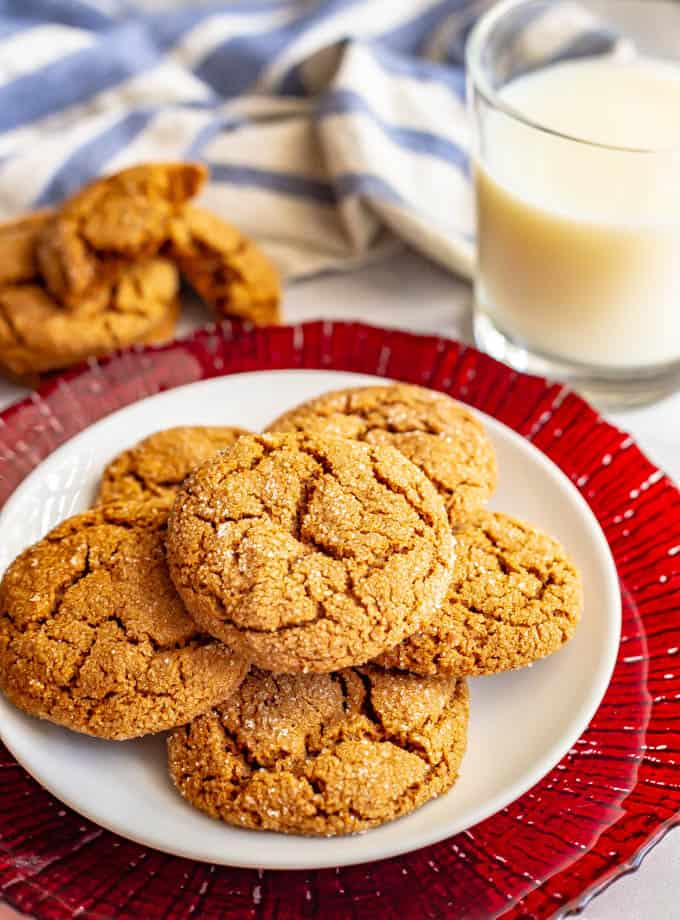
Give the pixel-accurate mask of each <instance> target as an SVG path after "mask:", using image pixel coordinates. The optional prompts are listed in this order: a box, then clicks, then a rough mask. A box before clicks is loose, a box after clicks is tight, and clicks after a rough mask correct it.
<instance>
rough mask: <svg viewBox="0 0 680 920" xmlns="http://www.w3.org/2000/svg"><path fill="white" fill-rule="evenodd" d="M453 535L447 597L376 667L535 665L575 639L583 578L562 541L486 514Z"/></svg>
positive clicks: (425, 669) (445, 669)
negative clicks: (454, 545) (453, 561)
mask: <svg viewBox="0 0 680 920" xmlns="http://www.w3.org/2000/svg"><path fill="white" fill-rule="evenodd" d="M456 540H457V544H458V545H457V558H456V564H455V566H454V574H453V579H452V581H451V585H450V588H449V594H448V598H447V600H446V601H445V603H444V604H443V605H442V606H441V607H440V609H439V610H438V612H437V614H436V615H435V617H434V619H433V620H432V621H431V623H430V625H429V626H428V627H426V628H425V629H424V630H421V631H420V632H418V633H416V634H415V635H412V636H411V637H410V638H408V639H406V640H405V641H404V642H402V643H401V645H398V646H397V647H396V648H394V649H392V650H391V651H389V652H387V653H386V654H384V655H381V656H380V657H379V658H378V659H377V663H378V664H380V665H382V666H384V667H388V668H403V669H404V670H407V671H412V672H414V673H416V674H439V675H444V674H446V675H458V676H463V675H470V676H472V675H480V674H493V673H495V672H497V671H509V670H511V669H513V668H521V667H524V666H525V665H528V664H531V662H532V661H536V660H538V659H539V658H544V657H545V656H546V655H550V654H552V653H553V652H556V651H557V650H558V649H559V648H561V647H562V646H563V645H564V643H565V642H567V641H568V640H569V639H571V637H572V636H573V634H574V631H575V629H576V626H577V624H578V621H579V619H580V616H581V605H582V592H581V581H580V577H579V574H578V572H577V571H576V569H575V567H574V565H573V563H572V562H571V560H570V559H569V557H568V556H567V554H566V552H565V551H564V549H563V548H562V546H561V545H560V544H559V543H558V542H557V540H553V539H552V537H548V536H546V534H544V533H541V531H540V530H536V529H535V528H533V527H530V526H529V525H528V524H524V523H523V522H522V521H517V520H515V519H514V518H511V517H508V516H507V515H506V514H499V513H493V512H489V511H487V512H482V513H480V515H479V516H478V518H477V520H476V521H474V522H471V523H470V524H469V525H468V526H467V527H466V528H465V529H463V530H461V531H459V532H457V533H456Z"/></svg>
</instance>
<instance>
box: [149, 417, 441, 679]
mask: <svg viewBox="0 0 680 920" xmlns="http://www.w3.org/2000/svg"><path fill="white" fill-rule="evenodd" d="M167 550H168V563H169V567H170V573H171V576H172V578H173V581H174V582H175V585H176V587H177V589H178V591H179V593H180V594H181V596H182V598H183V599H184V602H185V604H186V605H187V608H188V609H189V611H190V613H191V615H192V616H193V617H194V618H195V619H196V622H197V623H199V624H200V625H201V626H202V628H203V629H205V630H206V631H207V632H210V633H212V634H213V635H215V636H217V637H218V638H221V639H222V640H223V641H225V642H226V643H227V644H229V645H233V647H234V648H237V649H240V650H241V652H242V653H243V654H244V655H245V656H246V657H248V658H251V659H252V660H253V662H254V663H255V664H257V665H258V666H260V667H263V668H267V669H268V670H272V671H286V672H297V671H334V670H337V669H338V668H341V667H346V666H350V665H355V664H363V663H364V662H365V661H367V660H368V659H369V658H374V657H376V655H378V654H380V652H381V651H386V650H387V649H388V648H390V647H391V646H393V645H395V644H396V643H395V642H394V641H393V637H394V636H399V637H400V638H399V641H401V639H402V638H405V637H406V636H408V635H411V633H414V632H416V631H417V630H418V629H420V628H421V627H422V626H424V625H425V624H426V623H428V622H429V620H431V618H432V617H433V616H434V614H435V612H436V611H437V609H438V607H439V605H440V603H441V601H442V600H443V598H444V595H445V592H446V589H447V587H448V582H449V579H450V575H451V570H452V565H453V558H454V553H453V539H452V536H451V530H450V527H449V524H448V520H447V517H446V511H445V508H444V505H443V502H442V500H441V498H440V496H439V495H438V494H437V492H436V491H435V489H434V487H433V486H432V484H431V483H430V482H429V480H428V479H427V478H426V477H425V476H424V474H423V473H422V472H421V471H420V470H419V469H418V468H417V467H416V466H414V465H413V464H412V463H410V462H409V461H408V460H406V458H405V457H404V456H403V455H402V454H400V453H399V451H397V450H395V449H394V448H392V447H389V446H388V445H383V444H378V445H374V444H361V443H359V442H356V441H348V440H344V439H341V438H322V437H317V436H315V435H300V436H295V435H257V436H256V435H253V436H250V437H243V438H239V440H238V441H237V442H236V444H235V445H234V447H232V448H231V449H230V450H228V451H225V452H224V453H221V454H218V455H217V456H216V457H215V458H213V459H212V460H209V461H208V462H207V463H205V464H204V465H203V466H201V467H199V468H198V469H197V470H195V471H194V473H192V474H191V475H190V476H189V477H188V479H187V480H186V481H185V483H184V486H183V487H182V489H181V490H180V492H179V493H178V495H177V498H176V500H175V504H174V505H173V509H172V512H171V515H170V521H169V524H168V541H167Z"/></svg>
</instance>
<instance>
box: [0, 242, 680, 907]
mask: <svg viewBox="0 0 680 920" xmlns="http://www.w3.org/2000/svg"><path fill="white" fill-rule="evenodd" d="M470 301H471V291H470V288H469V287H468V286H467V285H465V284H463V283H460V282H457V281H456V280H455V279H453V278H452V277H451V276H450V275H448V274H446V273H445V272H444V271H442V270H441V269H439V268H437V267H436V266H434V265H432V264H430V263H429V262H426V261H425V260H423V259H421V258H420V257H418V256H416V255H414V254H410V253H406V254H401V255H400V256H399V257H396V258H394V257H393V258H391V259H390V260H389V261H385V262H382V263H381V264H378V265H373V266H371V267H369V268H364V269H362V270H360V271H357V272H353V273H352V274H348V275H332V276H327V277H323V278H315V279H313V280H310V281H306V282H303V283H301V284H298V285H295V286H294V287H291V288H290V290H289V291H288V292H287V296H286V319H287V321H288V322H299V321H302V320H308V319H318V318H319V317H323V318H333V319H356V320H364V321H366V322H371V323H375V324H378V325H384V326H396V327H399V328H402V329H409V330H412V331H414V332H435V333H437V334H438V335H447V336H451V337H454V338H458V339H462V340H463V341H467V342H470V341H471V328H470ZM202 318H203V319H204V314H202V312H199V311H195V312H194V311H191V314H190V315H189V316H187V317H185V318H184V319H183V321H182V328H181V329H180V331H189V330H190V328H191V327H192V325H195V324H196V322H200V321H201V319H202ZM21 395H23V391H22V390H20V389H19V388H18V387H14V386H11V385H10V384H4V383H0V408H1V407H4V406H5V405H8V404H9V403H10V402H11V401H12V400H14V399H16V398H18V397H19V396H21ZM608 418H609V419H610V420H611V421H613V422H614V424H616V425H618V426H619V427H621V428H624V429H626V430H627V431H629V432H630V433H631V434H632V435H633V436H634V437H635V439H636V440H637V442H638V443H639V444H640V446H641V447H642V449H643V450H644V451H645V452H646V453H647V454H648V456H649V457H650V458H651V459H652V460H653V461H654V462H655V463H656V464H657V465H658V466H660V467H661V468H662V469H664V470H665V471H666V472H667V473H669V474H670V475H671V476H672V477H673V478H674V479H675V481H676V482H680V393H679V394H678V395H676V396H674V397H672V398H670V399H667V400H665V401H663V402H661V403H659V404H657V405H655V406H651V407H648V408H644V409H636V410H631V411H627V412H618V413H610V414H609V415H608ZM679 892H680V832H679V833H677V834H676V833H671V834H669V835H668V837H667V838H666V840H665V841H663V842H662V843H660V844H659V845H658V846H657V847H656V848H655V849H654V850H653V851H652V852H651V854H650V855H648V856H647V858H646V859H645V861H644V863H643V865H642V867H641V868H640V870H639V871H638V872H637V873H634V874H632V875H629V876H627V877H625V878H623V879H620V880H618V881H617V882H616V883H615V884H614V885H612V886H611V887H610V888H609V889H608V890H607V891H605V892H604V893H603V894H601V895H600V896H599V897H598V898H597V899H595V900H594V901H593V902H592V903H591V905H590V906H589V907H588V909H587V910H586V911H585V913H584V914H582V916H583V917H584V918H585V920H672V918H677V917H680V906H679V902H678V894H679ZM16 916H17V915H16V914H15V913H14V912H12V911H8V910H7V909H3V908H2V907H0V920H9V918H15V917H16Z"/></svg>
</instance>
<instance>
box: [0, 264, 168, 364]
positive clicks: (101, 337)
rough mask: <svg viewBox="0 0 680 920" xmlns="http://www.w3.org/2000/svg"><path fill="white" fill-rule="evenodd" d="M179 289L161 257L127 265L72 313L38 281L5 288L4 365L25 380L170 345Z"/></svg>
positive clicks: (0, 339)
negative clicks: (139, 347)
mask: <svg viewBox="0 0 680 920" xmlns="http://www.w3.org/2000/svg"><path fill="white" fill-rule="evenodd" d="M178 286H179V277H178V274H177V269H176V268H175V266H174V265H173V264H172V262H170V261H169V260H168V259H163V258H156V259H149V260H148V261H145V262H139V263H137V264H135V265H131V266H129V267H127V268H126V269H125V270H124V271H122V272H121V274H120V276H119V277H118V279H117V280H116V281H115V282H114V283H112V284H110V285H102V286H101V287H99V288H98V289H97V290H96V291H95V292H94V293H92V294H91V295H89V296H87V297H83V298H82V299H81V300H80V302H79V303H78V305H77V306H74V307H71V308H70V309H65V307H64V305H63V304H62V303H60V302H59V301H57V300H54V299H53V298H52V297H51V296H50V294H49V293H48V292H47V291H46V290H45V288H44V287H43V286H42V285H41V284H38V283H35V282H34V283H31V284H12V285H6V286H5V287H0V367H2V368H4V369H6V371H7V372H9V373H10V374H11V375H13V376H14V377H19V378H21V377H26V376H30V375H36V374H43V373H46V372H47V371H52V370H58V369H59V368H63V367H68V366H69V365H71V364H75V363H76V362H78V361H83V360H85V359H86V358H89V357H93V356H98V355H104V354H108V353H109V352H111V351H113V350H114V349H116V348H122V347H124V346H126V345H132V344H137V343H150V342H159V341H164V340H165V339H168V338H170V337H171V336H172V333H173V331H174V328H175V322H176V320H177V313H178V306H177V299H176V295H177V289H178Z"/></svg>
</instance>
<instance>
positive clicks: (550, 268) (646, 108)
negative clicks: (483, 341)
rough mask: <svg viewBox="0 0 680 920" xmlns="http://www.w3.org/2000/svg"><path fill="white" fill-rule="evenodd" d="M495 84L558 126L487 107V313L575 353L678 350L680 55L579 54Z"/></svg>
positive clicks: (516, 334)
mask: <svg viewBox="0 0 680 920" xmlns="http://www.w3.org/2000/svg"><path fill="white" fill-rule="evenodd" d="M499 95H500V99H501V101H502V103H505V104H506V105H507V106H509V107H511V108H512V109H513V110H514V111H516V112H519V113H521V114H522V115H523V116H524V117H525V119H526V120H528V121H530V122H533V123H534V125H536V126H542V127H543V128H547V129H549V130H548V131H546V130H536V127H529V126H527V125H526V124H524V123H522V122H521V121H519V120H517V119H516V118H512V117H508V115H507V114H505V113H504V112H502V111H498V110H495V111H490V112H489V113H488V114H487V115H486V116H485V121H484V125H483V128H482V130H483V132H484V136H483V138H482V144H481V146H482V150H483V156H482V157H481V159H480V162H479V163H478V165H477V171H476V195H477V215H478V239H479V255H478V258H479V271H478V282H477V284H478V290H477V296H478V299H479V301H480V306H481V308H482V310H483V311H484V312H486V313H487V314H488V315H489V316H490V318H491V319H492V321H493V322H494V324H495V325H496V326H497V327H498V328H499V329H500V330H501V331H503V332H506V334H509V335H510V337H511V338H513V339H514V340H515V341H517V342H519V343H521V344H525V345H527V346H528V347H529V348H532V349H533V350H535V351H542V352H544V353H545V354H548V355H552V356H556V357H561V358H563V359H567V360H570V361H575V362H583V363H589V364H598V365H606V366H611V367H620V368H621V367H623V368H625V367H631V368H632V367H644V366H645V365H654V364H659V363H664V362H670V361H674V360H677V359H679V358H680V66H677V65H674V64H673V63H671V62H665V61H661V60H652V59H634V60H616V59H614V58H611V59H607V58H585V59H580V60H571V61H566V62H564V63H561V64H556V65H553V66H550V67H548V68H545V69H543V70H539V71H536V72H533V73H529V74H527V75H524V76H521V77H519V78H516V79H514V80H512V81H511V82H510V83H508V84H507V85H506V86H505V87H504V88H503V89H502V90H501V91H500V94H499ZM550 132H554V133H550ZM563 135H568V136H569V137H571V138H574V137H576V138H579V139H582V140H566V139H565V137H564V136H563Z"/></svg>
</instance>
